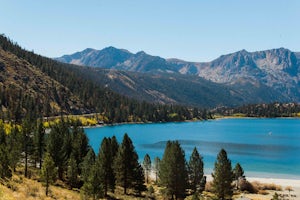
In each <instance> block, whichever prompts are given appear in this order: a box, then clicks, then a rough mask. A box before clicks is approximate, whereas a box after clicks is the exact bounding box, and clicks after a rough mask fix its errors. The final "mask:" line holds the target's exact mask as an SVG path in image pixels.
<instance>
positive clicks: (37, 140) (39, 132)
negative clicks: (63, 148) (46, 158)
mask: <svg viewBox="0 0 300 200" xmlns="http://www.w3.org/2000/svg"><path fill="white" fill-rule="evenodd" d="M33 145H34V157H35V160H36V161H37V162H38V163H39V168H40V169H41V168H42V159H43V154H44V151H45V129H44V127H43V122H42V120H39V122H38V125H37V127H36V130H35V131H34V135H33Z"/></svg>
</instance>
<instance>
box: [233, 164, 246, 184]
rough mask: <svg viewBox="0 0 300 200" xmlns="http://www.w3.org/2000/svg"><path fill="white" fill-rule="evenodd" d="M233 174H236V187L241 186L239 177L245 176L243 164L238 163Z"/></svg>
mask: <svg viewBox="0 0 300 200" xmlns="http://www.w3.org/2000/svg"><path fill="white" fill-rule="evenodd" d="M233 174H234V178H235V181H236V189H238V188H239V179H240V178H241V177H244V170H243V168H242V166H241V165H240V163H237V164H236V165H235V167H234V169H233Z"/></svg>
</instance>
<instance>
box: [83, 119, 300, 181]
mask: <svg viewBox="0 0 300 200" xmlns="http://www.w3.org/2000/svg"><path fill="white" fill-rule="evenodd" d="M85 132H86V134H87V136H88V137H89V139H90V145H91V146H92V147H93V148H94V150H95V152H98V150H99V146H100V143H101V141H102V139H103V138H104V137H112V136H113V135H115V136H116V137H117V139H118V142H121V141H122V138H123V135H124V133H127V134H128V135H129V137H130V138H131V139H132V141H133V143H134V146H135V148H136V151H137V153H138V155H139V159H140V160H141V161H142V160H143V158H144V156H145V154H146V153H148V154H149V155H150V157H151V159H154V157H156V156H158V157H160V158H162V155H163V151H164V148H165V144H166V141H168V140H178V141H179V142H180V144H181V145H182V147H183V149H184V150H185V153H186V158H187V160H189V157H190V154H191V151H192V150H193V148H194V147H195V146H196V147H197V149H198V151H199V153H200V154H201V155H202V157H203V160H204V167H205V173H207V174H208V173H211V172H212V169H213V167H214V162H215V160H216V156H217V154H218V152H219V151H220V149H221V148H224V149H225V150H226V151H227V154H228V157H229V159H231V161H232V165H233V167H234V165H235V164H236V163H237V162H239V163H240V164H241V165H242V167H243V168H244V170H245V174H246V176H259V177H272V178H293V179H300V119H295V118H292V119H282V118H281V119H221V120H210V121H204V122H180V123H157V124H126V125H117V126H105V127H98V128H86V129H85Z"/></svg>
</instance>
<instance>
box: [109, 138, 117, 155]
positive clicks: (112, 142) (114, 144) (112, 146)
mask: <svg viewBox="0 0 300 200" xmlns="http://www.w3.org/2000/svg"><path fill="white" fill-rule="evenodd" d="M110 149H111V156H112V158H113V160H114V158H115V157H116V155H117V153H118V150H119V143H118V141H117V138H116V136H112V138H111V139H110Z"/></svg>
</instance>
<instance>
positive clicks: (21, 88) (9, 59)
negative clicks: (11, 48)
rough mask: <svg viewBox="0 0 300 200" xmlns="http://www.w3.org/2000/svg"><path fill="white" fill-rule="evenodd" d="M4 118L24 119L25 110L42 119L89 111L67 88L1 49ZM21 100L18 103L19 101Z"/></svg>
mask: <svg viewBox="0 0 300 200" xmlns="http://www.w3.org/2000/svg"><path fill="white" fill-rule="evenodd" d="M0 91H1V92H0V93H1V99H0V100H1V105H2V108H1V111H0V112H1V115H2V116H4V117H8V116H15V118H16V119H17V120H19V119H20V118H21V117H22V113H23V112H22V110H24V111H25V110H26V109H27V111H28V112H37V113H40V114H41V115H43V116H49V115H59V114H61V113H74V114H80V113H88V112H90V110H89V109H87V108H86V107H85V106H84V104H83V103H82V102H81V101H80V99H79V98H78V97H77V96H75V95H74V94H73V93H72V92H71V91H70V90H69V89H68V88H66V87H64V86H63V85H61V84H60V83H58V82H57V81H55V80H53V79H52V78H50V77H49V76H47V75H45V74H44V73H43V72H41V70H40V69H38V68H36V67H34V66H33V65H31V64H30V63H29V62H27V61H26V60H24V59H20V58H18V57H17V56H16V55H14V54H12V53H10V52H6V51H4V50H3V49H2V48H0ZM18 100H19V101H18Z"/></svg>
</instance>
